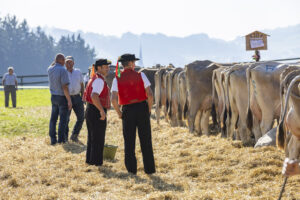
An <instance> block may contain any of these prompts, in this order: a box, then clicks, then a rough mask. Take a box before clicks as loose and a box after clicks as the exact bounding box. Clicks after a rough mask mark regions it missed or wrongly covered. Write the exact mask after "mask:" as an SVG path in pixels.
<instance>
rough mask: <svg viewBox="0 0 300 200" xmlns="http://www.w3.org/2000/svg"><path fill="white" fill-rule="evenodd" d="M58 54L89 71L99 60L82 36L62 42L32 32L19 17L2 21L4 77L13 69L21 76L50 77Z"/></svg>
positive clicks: (0, 67)
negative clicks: (49, 70) (46, 75)
mask: <svg viewBox="0 0 300 200" xmlns="http://www.w3.org/2000/svg"><path fill="white" fill-rule="evenodd" d="M57 53H63V54H65V55H66V56H67V55H71V56H73V57H74V59H75V67H77V68H80V69H81V70H82V71H83V72H85V71H87V68H88V66H90V65H91V64H92V63H93V62H94V60H95V57H96V53H95V49H94V48H91V47H90V46H89V45H88V44H86V42H85V41H84V39H83V38H82V37H81V36H80V34H79V35H77V36H76V35H74V34H73V35H71V36H70V35H67V36H62V37H61V38H60V39H59V41H57V42H56V41H55V40H54V38H53V37H51V36H48V35H46V34H45V32H44V31H43V30H42V29H41V27H37V28H36V29H30V28H29V26H28V24H27V21H26V20H25V19H24V20H23V21H22V22H19V21H18V19H17V18H16V16H10V15H7V16H5V17H4V18H0V73H1V75H2V74H3V73H5V72H6V71H7V67H9V66H13V67H14V68H15V72H16V73H17V74H18V75H35V74H46V72H47V68H48V66H49V65H50V64H51V63H52V62H53V60H54V57H55V55H56V54H57Z"/></svg>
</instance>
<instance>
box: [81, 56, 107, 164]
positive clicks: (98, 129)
mask: <svg viewBox="0 0 300 200" xmlns="http://www.w3.org/2000/svg"><path fill="white" fill-rule="evenodd" d="M110 64H111V62H110V61H108V60H107V59H99V60H97V61H96V62H95V64H94V65H93V68H94V71H95V74H94V75H93V76H92V77H91V79H90V80H89V82H88V84H87V86H86V89H85V91H84V96H83V97H84V100H85V102H87V106H86V112H85V118H86V126H87V130H88V139H87V151H86V163H87V164H89V165H96V166H101V165H102V164H103V149H104V143H105V131H106V124H107V118H106V113H107V109H109V108H110V106H111V103H110V91H109V87H108V85H107V83H106V81H105V77H106V76H107V74H108V72H109V65H110Z"/></svg>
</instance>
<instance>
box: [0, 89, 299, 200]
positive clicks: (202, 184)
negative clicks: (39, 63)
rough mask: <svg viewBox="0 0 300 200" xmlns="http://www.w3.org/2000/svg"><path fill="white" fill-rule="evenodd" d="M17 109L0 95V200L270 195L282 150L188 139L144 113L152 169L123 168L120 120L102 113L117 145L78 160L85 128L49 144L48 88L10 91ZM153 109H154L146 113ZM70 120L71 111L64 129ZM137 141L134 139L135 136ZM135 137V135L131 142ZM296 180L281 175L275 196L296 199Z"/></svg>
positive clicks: (180, 130)
mask: <svg viewBox="0 0 300 200" xmlns="http://www.w3.org/2000/svg"><path fill="white" fill-rule="evenodd" d="M17 95H18V99H17V106H18V108H16V109H12V108H4V100H3V96H4V95H3V91H2V92H0V105H1V107H0V188H1V190H0V199H151V200H155V199H162V200H163V199H203V200H210V199H239V200H242V199H261V200H266V199H277V197H278V195H279V192H280V188H281V185H282V183H283V177H282V175H281V166H282V162H283V159H284V154H283V153H282V152H280V151H279V150H277V149H276V148H274V147H263V148H259V149H254V148H252V147H243V146H242V143H241V142H238V141H231V140H228V139H224V138H221V137H220V136H219V135H217V136H210V137H207V136H196V135H193V134H190V133H189V132H188V129H187V128H182V127H177V128H174V127H171V126H170V125H169V124H168V123H167V122H165V120H164V119H162V120H161V124H160V125H157V123H156V121H155V119H154V116H152V120H151V123H152V138H153V148H154V156H155V161H156V167H157V173H156V174H155V175H151V176H148V175H146V174H145V173H144V172H143V163H142V157H141V151H140V147H139V143H138V142H137V151H136V153H137V159H138V173H137V175H130V174H128V173H127V171H126V169H125V166H124V153H123V151H124V147H123V137H122V124H121V121H120V120H119V119H118V117H117V115H116V113H115V112H114V111H113V110H111V111H109V113H108V126H107V134H106V143H107V144H112V145H118V147H119V148H118V151H117V154H116V157H115V160H105V161H104V165H103V166H101V167H96V166H88V165H86V164H85V151H86V138H87V131H86V125H85V123H84V125H83V129H82V131H81V133H80V137H79V139H80V143H72V142H70V143H68V144H64V145H56V146H50V145H49V143H50V142H49V136H48V125H49V118H50V112H51V106H50V93H49V90H20V91H18V94H17ZM153 113H154V111H153ZM74 122H75V117H74V114H72V118H71V122H70V129H71V128H73V125H74ZM137 138H138V137H137ZM137 141H138V139H137ZM299 188H300V177H299V176H298V177H292V178H289V179H288V182H287V185H286V190H285V192H284V194H283V199H300V190H299Z"/></svg>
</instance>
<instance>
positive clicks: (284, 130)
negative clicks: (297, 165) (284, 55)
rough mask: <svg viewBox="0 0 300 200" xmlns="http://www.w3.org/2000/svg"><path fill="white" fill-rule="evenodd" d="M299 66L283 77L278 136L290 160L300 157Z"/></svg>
mask: <svg viewBox="0 0 300 200" xmlns="http://www.w3.org/2000/svg"><path fill="white" fill-rule="evenodd" d="M297 68H298V70H297V69H296V70H293V71H292V72H290V73H287V74H286V75H285V76H284V75H283V77H282V79H283V81H282V82H281V85H282V88H283V93H281V95H282V96H285V98H282V104H284V106H283V110H282V113H281V118H280V123H279V126H278V130H277V137H276V138H277V141H276V143H277V146H278V147H279V148H280V149H284V150H285V154H286V157H287V158H289V159H290V160H294V159H300V123H299V121H300V66H298V67H297Z"/></svg>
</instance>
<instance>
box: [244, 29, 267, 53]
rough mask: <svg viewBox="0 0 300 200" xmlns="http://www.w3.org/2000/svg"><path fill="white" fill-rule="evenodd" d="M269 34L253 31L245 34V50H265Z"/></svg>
mask: <svg viewBox="0 0 300 200" xmlns="http://www.w3.org/2000/svg"><path fill="white" fill-rule="evenodd" d="M268 36H269V35H267V34H265V33H262V32H259V31H254V32H252V33H249V34H248V35H246V36H245V37H246V51H253V50H267V49H268V40H267V37H268Z"/></svg>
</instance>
